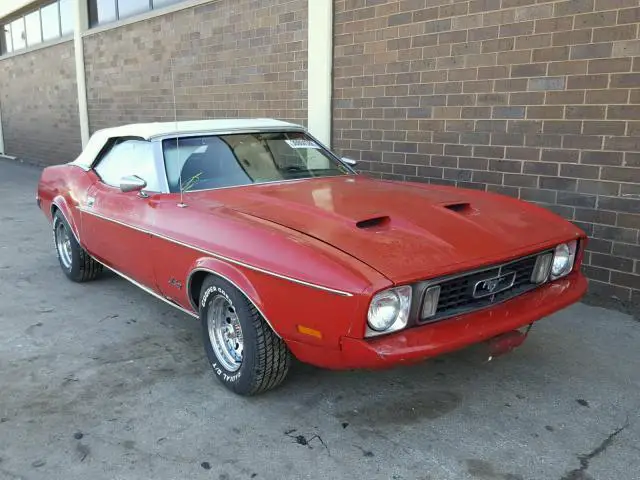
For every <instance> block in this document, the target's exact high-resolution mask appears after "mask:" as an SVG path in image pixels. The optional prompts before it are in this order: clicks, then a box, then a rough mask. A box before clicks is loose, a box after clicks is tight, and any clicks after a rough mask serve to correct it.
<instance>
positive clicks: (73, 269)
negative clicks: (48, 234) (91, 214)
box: [53, 211, 103, 283]
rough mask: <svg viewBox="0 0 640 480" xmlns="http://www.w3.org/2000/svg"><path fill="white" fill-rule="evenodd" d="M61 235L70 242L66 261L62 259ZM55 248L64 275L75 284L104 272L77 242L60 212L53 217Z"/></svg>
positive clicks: (99, 264) (100, 265)
mask: <svg viewBox="0 0 640 480" xmlns="http://www.w3.org/2000/svg"><path fill="white" fill-rule="evenodd" d="M61 235H66V236H67V238H68V240H69V250H70V251H69V254H68V258H67V259H66V260H65V259H63V258H62V255H61V253H60V248H59V247H58V241H59V238H60V236H61ZM53 246H54V248H55V250H56V255H57V257H58V262H60V268H62V271H63V272H64V274H65V275H66V276H67V277H68V278H69V280H72V281H74V282H79V283H80V282H88V281H90V280H93V279H95V278H96V277H97V276H98V275H99V274H100V272H102V269H103V267H102V264H101V263H98V262H97V261H95V260H94V259H93V258H92V257H91V255H89V254H88V253H87V251H86V250H85V249H84V248H82V247H81V246H80V244H79V243H78V241H77V240H76V237H75V235H74V234H73V231H72V230H71V227H70V226H69V224H68V223H67V220H66V219H65V218H64V215H62V214H61V213H60V212H59V211H56V213H55V214H54V215H53Z"/></svg>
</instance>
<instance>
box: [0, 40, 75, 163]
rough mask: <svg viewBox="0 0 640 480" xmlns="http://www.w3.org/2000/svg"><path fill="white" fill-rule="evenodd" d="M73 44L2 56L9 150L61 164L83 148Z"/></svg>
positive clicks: (0, 87)
mask: <svg viewBox="0 0 640 480" xmlns="http://www.w3.org/2000/svg"><path fill="white" fill-rule="evenodd" d="M77 98H78V95H77V87H76V73H75V64H74V61H73V43H72V42H65V43H61V44H58V45H55V46H52V47H48V48H44V49H41V50H35V51H33V52H29V53H25V54H22V55H16V56H14V57H8V58H1V57H0V108H2V128H3V132H4V143H5V151H6V152H7V154H11V155H15V156H18V157H21V158H24V159H27V160H31V161H36V162H40V163H44V164H56V163H63V162H68V161H70V160H73V159H74V158H75V157H76V156H77V155H78V154H79V153H80V151H81V142H80V124H79V120H78V100H77Z"/></svg>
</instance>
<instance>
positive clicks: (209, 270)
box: [187, 267, 282, 338]
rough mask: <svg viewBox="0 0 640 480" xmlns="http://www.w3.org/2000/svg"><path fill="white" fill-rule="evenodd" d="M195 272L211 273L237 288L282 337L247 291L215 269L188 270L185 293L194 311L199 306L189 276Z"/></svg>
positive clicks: (197, 309)
mask: <svg viewBox="0 0 640 480" xmlns="http://www.w3.org/2000/svg"><path fill="white" fill-rule="evenodd" d="M197 272H207V273H211V274H212V275H215V276H217V277H220V278H222V279H223V280H225V281H227V282H229V283H230V284H231V285H233V286H234V287H235V288H237V289H238V291H239V292H240V293H242V295H244V297H245V298H246V299H247V300H249V301H250V302H251V304H252V305H253V306H254V307H255V308H256V310H258V313H260V315H262V318H264V321H265V322H267V325H269V327H271V330H273V333H275V334H276V335H277V336H278V338H282V337H281V336H280V334H279V333H278V331H277V330H276V329H275V328H273V324H272V323H271V322H270V321H269V319H268V318H267V316H266V315H265V314H264V312H263V311H262V309H261V308H260V307H259V306H258V305H257V304H256V302H254V301H253V299H252V298H251V297H250V296H249V295H247V293H246V292H245V291H244V290H243V289H242V288H240V286H239V285H238V284H237V283H236V282H234V281H233V280H231V279H230V278H229V277H227V276H225V275H222V274H221V273H218V272H216V271H215V270H211V269H209V268H205V267H197V268H194V269H193V270H192V271H191V272H189V276H188V277H187V295H188V296H189V303H190V304H191V306H192V307H194V310H195V311H196V312H199V311H200V308H199V306H198V305H194V304H193V299H192V297H191V278H192V277H193V275H194V274H195V273H197Z"/></svg>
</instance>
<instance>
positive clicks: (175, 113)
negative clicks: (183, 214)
mask: <svg viewBox="0 0 640 480" xmlns="http://www.w3.org/2000/svg"><path fill="white" fill-rule="evenodd" d="M173 60H174V59H173V58H172V59H171V92H172V94H173V122H174V127H175V133H176V155H177V156H178V163H179V162H180V137H179V135H178V107H177V105H176V81H175V78H174V76H173V70H174V66H175V63H174V61H173ZM178 185H179V187H180V203H178V207H179V208H186V207H187V204H186V203H184V189H183V188H182V169H180V173H179V176H178Z"/></svg>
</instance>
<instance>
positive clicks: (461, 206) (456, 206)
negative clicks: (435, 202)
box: [444, 202, 473, 215]
mask: <svg viewBox="0 0 640 480" xmlns="http://www.w3.org/2000/svg"><path fill="white" fill-rule="evenodd" d="M444 208H446V209H447V210H451V211H452V212H456V213H462V214H465V215H467V214H469V213H471V212H472V211H473V208H471V204H470V203H469V202H458V203H450V204H447V205H444Z"/></svg>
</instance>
